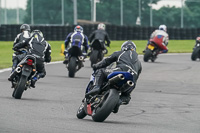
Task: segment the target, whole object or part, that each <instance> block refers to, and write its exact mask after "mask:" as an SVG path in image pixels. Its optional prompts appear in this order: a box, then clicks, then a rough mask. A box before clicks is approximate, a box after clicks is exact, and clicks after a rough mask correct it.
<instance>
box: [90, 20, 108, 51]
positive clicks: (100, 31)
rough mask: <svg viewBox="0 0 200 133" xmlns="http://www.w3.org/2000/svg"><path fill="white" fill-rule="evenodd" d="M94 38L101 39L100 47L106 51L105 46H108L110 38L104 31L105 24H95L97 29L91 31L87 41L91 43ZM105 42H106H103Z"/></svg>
mask: <svg viewBox="0 0 200 133" xmlns="http://www.w3.org/2000/svg"><path fill="white" fill-rule="evenodd" d="M96 39H98V40H101V41H102V47H103V48H104V50H106V51H107V49H106V47H105V45H106V46H108V47H110V38H109V36H108V33H107V32H106V31H105V24H103V23H100V24H98V26H97V30H95V31H93V32H92V33H91V34H90V36H89V41H90V43H91V44H92V43H93V42H94V41H95V40H96ZM105 42H106V43H105Z"/></svg>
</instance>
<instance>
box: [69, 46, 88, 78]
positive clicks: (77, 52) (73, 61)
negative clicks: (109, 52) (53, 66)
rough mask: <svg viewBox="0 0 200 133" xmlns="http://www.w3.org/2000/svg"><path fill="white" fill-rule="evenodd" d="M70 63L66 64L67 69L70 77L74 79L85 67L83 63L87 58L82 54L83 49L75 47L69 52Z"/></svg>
mask: <svg viewBox="0 0 200 133" xmlns="http://www.w3.org/2000/svg"><path fill="white" fill-rule="evenodd" d="M68 52H69V59H68V60H69V62H68V64H66V67H67V69H68V71H69V73H68V76H69V77H74V76H75V73H76V72H77V71H78V70H80V69H81V67H83V62H84V58H85V56H84V55H83V54H82V50H81V48H79V47H78V46H76V45H74V46H72V47H71V48H70V49H69V50H68Z"/></svg>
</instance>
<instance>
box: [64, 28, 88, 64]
mask: <svg viewBox="0 0 200 133" xmlns="http://www.w3.org/2000/svg"><path fill="white" fill-rule="evenodd" d="M69 43H71V45H69ZM76 44H78V46H79V47H81V45H82V46H84V50H83V52H84V53H85V54H86V53H87V50H88V48H89V45H88V38H87V36H86V35H85V34H83V28H82V27H81V26H80V25H77V26H76V27H75V28H74V32H71V33H69V34H68V35H67V38H66V39H65V51H64V55H65V60H64V61H63V64H67V63H68V58H69V53H68V50H69V48H71V47H72V46H73V45H76Z"/></svg>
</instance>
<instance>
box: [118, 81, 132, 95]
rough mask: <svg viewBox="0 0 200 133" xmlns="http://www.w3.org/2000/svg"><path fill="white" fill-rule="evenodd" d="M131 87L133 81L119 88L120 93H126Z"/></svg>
mask: <svg viewBox="0 0 200 133" xmlns="http://www.w3.org/2000/svg"><path fill="white" fill-rule="evenodd" d="M133 86H134V83H133V81H131V80H128V81H127V82H126V84H124V85H123V86H122V87H121V91H122V92H126V91H128V90H130V89H131V88H132V87H133Z"/></svg>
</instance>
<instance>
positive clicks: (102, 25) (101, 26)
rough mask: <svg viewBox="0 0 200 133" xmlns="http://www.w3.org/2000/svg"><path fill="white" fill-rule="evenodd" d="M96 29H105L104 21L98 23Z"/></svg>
mask: <svg viewBox="0 0 200 133" xmlns="http://www.w3.org/2000/svg"><path fill="white" fill-rule="evenodd" d="M97 29H98V30H99V29H102V30H105V29H106V25H105V24H104V23H99V24H98V26H97Z"/></svg>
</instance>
